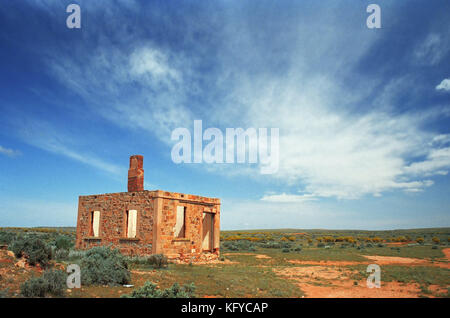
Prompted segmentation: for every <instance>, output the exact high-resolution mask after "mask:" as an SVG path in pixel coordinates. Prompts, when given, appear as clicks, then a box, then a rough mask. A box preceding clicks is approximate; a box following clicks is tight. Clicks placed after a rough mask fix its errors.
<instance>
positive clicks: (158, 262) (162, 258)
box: [147, 254, 169, 268]
mask: <svg viewBox="0 0 450 318" xmlns="http://www.w3.org/2000/svg"><path fill="white" fill-rule="evenodd" d="M147 264H149V265H151V266H153V267H154V268H165V267H167V265H168V264H169V261H168V259H167V256H166V255H164V254H154V255H150V256H149V257H148V259H147Z"/></svg>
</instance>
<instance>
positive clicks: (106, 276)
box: [80, 246, 131, 286]
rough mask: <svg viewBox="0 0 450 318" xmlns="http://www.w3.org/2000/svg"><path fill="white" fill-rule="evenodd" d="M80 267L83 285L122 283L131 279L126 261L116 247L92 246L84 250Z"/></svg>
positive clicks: (126, 282)
mask: <svg viewBox="0 0 450 318" xmlns="http://www.w3.org/2000/svg"><path fill="white" fill-rule="evenodd" d="M80 267H81V281H82V283H83V284H85V285H112V286H114V285H124V284H128V283H129V282H130V280H131V274H130V271H129V270H128V264H127V261H126V259H125V257H124V256H123V255H122V254H121V253H120V252H119V251H118V250H117V249H111V248H109V247H105V246H96V247H93V248H91V249H90V250H88V251H86V254H85V256H84V257H83V258H82V259H81V263H80Z"/></svg>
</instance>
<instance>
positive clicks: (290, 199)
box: [261, 193, 317, 203]
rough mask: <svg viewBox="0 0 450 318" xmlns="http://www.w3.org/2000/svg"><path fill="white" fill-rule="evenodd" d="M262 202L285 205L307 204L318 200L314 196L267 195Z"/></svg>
mask: <svg viewBox="0 0 450 318" xmlns="http://www.w3.org/2000/svg"><path fill="white" fill-rule="evenodd" d="M261 200H262V201H268V202H280V203H282V202H284V203H294V202H305V201H315V200H317V198H316V197H315V196H314V195H312V194H302V195H299V194H286V193H282V194H272V195H265V196H263V197H262V198H261Z"/></svg>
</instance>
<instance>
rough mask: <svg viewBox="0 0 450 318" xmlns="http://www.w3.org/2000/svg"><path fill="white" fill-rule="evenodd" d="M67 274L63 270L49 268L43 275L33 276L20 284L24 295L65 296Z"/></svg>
mask: <svg viewBox="0 0 450 318" xmlns="http://www.w3.org/2000/svg"><path fill="white" fill-rule="evenodd" d="M65 286H66V274H65V273H64V272H63V271H61V270H47V271H45V272H44V274H42V276H41V277H32V278H30V279H29V280H27V281H26V282H25V283H23V284H22V285H21V286H20V293H21V294H22V296H24V297H45V296H47V295H53V296H63V295H64V291H65V288H66V287H65Z"/></svg>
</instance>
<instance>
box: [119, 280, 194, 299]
mask: <svg viewBox="0 0 450 318" xmlns="http://www.w3.org/2000/svg"><path fill="white" fill-rule="evenodd" d="M194 292H195V285H194V283H191V284H189V285H183V286H180V285H179V284H178V283H175V284H173V285H172V287H170V288H167V289H158V288H157V286H156V284H154V283H152V282H149V281H147V282H145V284H144V286H142V287H140V288H138V289H136V290H134V291H133V292H132V293H131V294H129V295H123V296H122V297H124V298H191V297H194V296H195V294H194Z"/></svg>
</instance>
